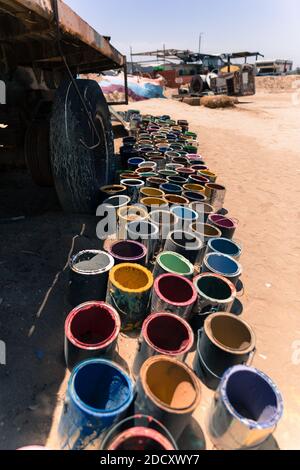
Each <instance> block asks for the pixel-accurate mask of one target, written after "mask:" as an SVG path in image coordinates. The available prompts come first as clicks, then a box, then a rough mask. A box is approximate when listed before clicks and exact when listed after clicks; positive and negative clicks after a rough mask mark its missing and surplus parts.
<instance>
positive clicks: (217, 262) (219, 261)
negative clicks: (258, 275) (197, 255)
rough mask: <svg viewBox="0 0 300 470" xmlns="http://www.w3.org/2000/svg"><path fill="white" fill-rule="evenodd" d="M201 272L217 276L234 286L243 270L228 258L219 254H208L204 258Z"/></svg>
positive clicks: (238, 264)
mask: <svg viewBox="0 0 300 470" xmlns="http://www.w3.org/2000/svg"><path fill="white" fill-rule="evenodd" d="M202 272H203V273H214V274H219V275H220V276H223V277H225V278H226V279H228V280H229V281H231V282H232V283H233V285H235V286H236V285H237V282H238V280H239V278H240V277H241V275H242V272H243V268H242V266H241V264H240V263H238V262H237V261H235V260H234V259H233V258H231V257H230V256H227V255H223V254H221V253H210V254H208V255H206V256H205V257H204V261H203V265H202Z"/></svg>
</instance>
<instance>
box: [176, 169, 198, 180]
mask: <svg viewBox="0 0 300 470" xmlns="http://www.w3.org/2000/svg"><path fill="white" fill-rule="evenodd" d="M177 173H178V174H179V176H183V177H184V178H189V176H191V175H195V174H196V171H195V170H192V169H191V168H178V170H177Z"/></svg>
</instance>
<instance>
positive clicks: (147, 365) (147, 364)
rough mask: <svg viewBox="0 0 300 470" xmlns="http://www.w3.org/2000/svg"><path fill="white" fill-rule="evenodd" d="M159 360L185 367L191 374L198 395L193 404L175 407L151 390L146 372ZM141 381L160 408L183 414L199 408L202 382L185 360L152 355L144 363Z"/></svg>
mask: <svg viewBox="0 0 300 470" xmlns="http://www.w3.org/2000/svg"><path fill="white" fill-rule="evenodd" d="M159 361H165V362H169V363H171V365H173V366H177V367H179V368H181V369H184V370H185V372H186V373H187V374H188V375H189V376H190V378H191V381H192V383H193V387H194V389H195V395H196V397H195V399H194V401H193V403H192V404H191V405H189V406H187V407H185V408H173V407H171V406H170V405H168V404H167V403H165V402H163V401H162V400H160V399H159V398H158V397H157V396H156V395H155V394H154V393H153V392H152V391H151V389H150V387H149V385H148V384H147V381H146V374H147V371H148V369H149V368H150V366H151V365H152V364H155V363H156V362H159ZM140 382H141V384H142V387H143V389H144V391H145V392H146V394H148V396H150V397H151V399H152V400H153V402H154V403H155V405H156V406H157V407H158V408H160V409H162V410H164V411H168V412H171V413H174V414H179V415H181V414H186V413H189V412H193V411H194V410H195V409H196V408H197V406H198V405H199V403H200V400H201V386H200V383H199V380H198V378H197V376H196V374H195V373H194V372H193V370H192V369H191V368H190V367H188V366H187V365H186V364H184V363H183V362H180V361H178V360H177V359H175V358H172V357H168V356H163V355H159V356H154V357H150V358H149V359H147V360H146V361H145V362H144V364H143V365H142V367H141V370H140Z"/></svg>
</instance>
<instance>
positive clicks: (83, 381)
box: [58, 359, 134, 450]
mask: <svg viewBox="0 0 300 470" xmlns="http://www.w3.org/2000/svg"><path fill="white" fill-rule="evenodd" d="M133 398H134V386H133V382H132V380H131V379H130V378H129V377H128V376H127V374H125V372H124V371H123V370H122V369H121V368H120V367H119V366H118V365H116V364H114V363H113V362H110V361H107V360H105V359H91V360H88V361H85V362H82V363H80V364H79V365H78V366H77V367H76V368H75V369H74V371H73V373H72V375H71V378H70V380H69V384H68V390H67V394H66V399H65V403H64V407H63V411H62V415H61V418H60V424H59V430H58V432H59V441H60V448H61V449H62V450H99V449H100V446H101V442H102V439H103V436H104V434H105V433H106V432H107V431H108V429H109V428H110V427H111V426H112V425H114V424H115V423H116V422H118V421H119V420H120V419H122V418H124V417H125V414H126V412H127V410H128V408H129V406H130V405H131V403H132V401H133Z"/></svg>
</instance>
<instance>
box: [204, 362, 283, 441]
mask: <svg viewBox="0 0 300 470" xmlns="http://www.w3.org/2000/svg"><path fill="white" fill-rule="evenodd" d="M282 414H283V400H282V396H281V393H280V391H279V390H278V388H277V386H276V385H275V384H274V382H273V381H272V380H271V379H270V378H269V377H268V376H267V375H266V374H264V373H263V372H261V371H259V370H257V369H255V368H253V367H246V366H235V367H232V368H231V369H229V370H228V371H227V372H226V373H225V374H224V376H223V378H222V380H221V383H220V386H219V389H218V391H217V392H216V395H215V398H214V400H213V403H212V406H211V410H210V414H209V426H208V430H209V434H210V438H211V440H212V442H213V444H214V445H215V446H216V447H217V448H218V449H224V450H247V449H249V450H250V449H255V448H258V447H259V446H260V445H261V444H263V443H264V442H265V441H266V440H267V439H268V438H269V437H270V436H271V435H272V434H273V433H274V431H275V429H276V427H277V425H278V423H279V421H280V419H281V417H282Z"/></svg>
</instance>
